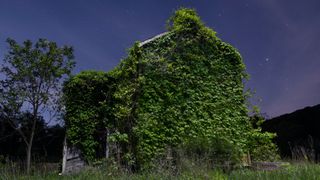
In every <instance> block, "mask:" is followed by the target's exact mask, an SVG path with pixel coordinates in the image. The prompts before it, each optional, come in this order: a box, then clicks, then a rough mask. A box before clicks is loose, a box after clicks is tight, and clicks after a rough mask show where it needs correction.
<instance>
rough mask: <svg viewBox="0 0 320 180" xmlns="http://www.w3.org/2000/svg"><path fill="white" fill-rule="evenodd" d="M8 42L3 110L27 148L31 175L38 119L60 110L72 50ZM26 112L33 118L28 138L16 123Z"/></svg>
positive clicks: (47, 44) (1, 97)
mask: <svg viewBox="0 0 320 180" xmlns="http://www.w3.org/2000/svg"><path fill="white" fill-rule="evenodd" d="M7 42H8V44H9V52H8V53H7V54H6V56H5V58H4V63H3V64H2V66H1V70H0V72H1V73H2V75H3V76H4V78H3V79H2V80H1V81H0V91H1V94H0V110H2V113H3V114H4V115H5V116H7V119H9V120H10V125H11V126H12V127H13V128H14V129H16V130H17V132H18V133H19V134H20V135H21V138H22V140H23V142H24V143H25V145H26V146H27V148H26V149H27V171H29V170H30V161H31V149H32V145H33V139H34V135H35V131H36V129H37V117H38V116H40V115H41V113H43V112H48V111H52V110H57V107H59V105H60V104H59V100H60V93H61V81H63V79H64V78H66V77H67V76H69V75H70V73H71V70H72V68H73V67H74V64H75V63H74V61H73V49H72V47H69V46H63V47H58V46H57V44H56V43H55V42H50V41H48V40H46V39H39V40H38V41H37V42H36V43H32V42H31V41H30V40H26V41H24V42H23V44H21V45H20V44H18V43H17V42H16V41H14V40H13V39H8V40H7ZM25 112H27V113H30V114H31V115H32V117H33V118H30V119H29V121H30V124H31V125H30V126H31V128H30V133H29V134H25V133H24V132H23V131H22V130H21V125H20V124H19V122H16V121H15V119H17V118H16V116H17V115H19V114H22V113H25Z"/></svg>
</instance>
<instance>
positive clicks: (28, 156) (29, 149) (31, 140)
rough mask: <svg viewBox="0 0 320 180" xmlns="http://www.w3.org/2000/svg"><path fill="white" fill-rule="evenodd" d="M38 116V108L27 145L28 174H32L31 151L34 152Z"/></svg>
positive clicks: (35, 110) (34, 114) (34, 112)
mask: <svg viewBox="0 0 320 180" xmlns="http://www.w3.org/2000/svg"><path fill="white" fill-rule="evenodd" d="M37 114H38V108H37V106H36V107H35V108H34V110H33V124H32V129H31V135H30V139H29V143H28V144H27V174H30V167H31V151H32V145H33V139H34V133H35V131H36V124H37Z"/></svg>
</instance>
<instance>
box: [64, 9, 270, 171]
mask: <svg viewBox="0 0 320 180" xmlns="http://www.w3.org/2000/svg"><path fill="white" fill-rule="evenodd" d="M246 77H247V74H246V73H245V66H244V64H243V62H242V58H241V56H240V54H239V52H238V51H237V50H236V49H235V48H233V47H232V46H231V45H229V44H227V43H225V42H223V41H222V40H220V39H219V38H218V37H217V36H216V35H215V32H214V31H213V30H211V29H209V28H208V27H206V26H205V25H204V24H203V22H202V21H201V20H200V18H199V16H198V15H197V14H196V12H195V11H194V10H190V9H180V10H178V11H176V12H175V14H174V15H173V16H172V17H171V18H170V19H169V21H168V32H167V33H164V34H162V35H161V36H159V37H158V38H156V39H153V40H152V41H149V42H148V43H136V44H135V45H134V46H133V47H132V48H131V49H130V50H129V55H128V57H127V58H125V59H123V60H122V61H121V63H120V65H119V66H117V67H116V68H115V69H113V70H112V71H111V72H108V73H102V72H83V73H80V74H78V75H76V76H75V77H73V78H71V79H70V80H69V81H68V82H67V83H65V87H64V92H65V105H66V118H65V120H66V125H67V129H68V131H67V133H68V134H67V136H68V139H69V141H70V142H71V143H72V144H74V145H76V146H78V147H79V148H80V149H81V150H82V151H83V153H84V155H85V156H86V158H87V160H93V159H96V158H97V156H96V155H97V149H99V148H98V146H99V144H100V145H101V143H99V142H101V141H104V142H105V143H104V144H105V146H103V147H102V149H103V148H104V149H103V150H104V151H105V152H106V156H109V152H111V154H112V157H114V158H115V159H116V160H117V161H118V163H119V164H121V165H125V166H126V167H129V168H128V169H133V170H134V169H149V168H151V167H154V164H153V163H154V162H159V160H161V159H165V160H170V161H171V163H173V164H176V165H177V164H178V162H179V159H181V157H182V156H189V157H194V156H196V157H206V158H208V159H209V161H210V162H211V163H210V164H213V165H216V164H222V163H225V162H228V163H237V162H240V161H241V158H242V157H243V156H244V155H246V154H247V153H248V152H249V153H252V155H253V159H255V158H256V159H266V158H270V157H274V154H272V153H274V150H275V147H274V145H273V144H272V143H271V138H272V137H273V134H270V133H261V129H260V128H253V125H252V124H251V123H250V120H249V117H248V109H247V107H246V105H245V101H246V99H245V95H244V85H243V80H244V79H245V78H246ZM111 102H112V103H111ZM101 139H102V140H101ZM259 147H261V148H260V149H259ZM98 151H99V150H98ZM100 151H101V148H100ZM263 151H268V153H266V152H263ZM263 155H268V156H263Z"/></svg>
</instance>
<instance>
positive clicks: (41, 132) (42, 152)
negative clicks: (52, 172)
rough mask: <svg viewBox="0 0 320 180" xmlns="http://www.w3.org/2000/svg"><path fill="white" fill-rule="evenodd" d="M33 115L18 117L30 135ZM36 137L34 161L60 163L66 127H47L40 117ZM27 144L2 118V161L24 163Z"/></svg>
mask: <svg viewBox="0 0 320 180" xmlns="http://www.w3.org/2000/svg"><path fill="white" fill-rule="evenodd" d="M31 118H32V115H31V114H29V113H25V114H22V115H20V116H19V117H17V119H18V121H20V122H22V123H21V126H22V127H21V130H22V131H24V133H26V134H28V133H30V129H31V123H30V120H29V119H31ZM37 119H38V122H37V132H36V135H35V140H34V146H33V148H32V151H33V157H32V158H33V159H34V160H35V161H42V162H43V161H45V162H59V161H60V160H61V158H62V146H63V139H64V135H65V129H64V127H62V126H60V125H54V126H47V125H46V123H45V121H44V119H43V118H42V117H38V118H37ZM25 148H26V146H25V144H24V143H23V140H22V138H21V136H20V134H19V133H18V131H16V130H15V129H13V128H12V126H11V125H10V124H9V121H5V120H4V117H3V116H1V120H0V161H1V162H2V163H5V162H6V161H24V159H25V151H26V150H25Z"/></svg>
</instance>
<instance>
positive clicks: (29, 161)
mask: <svg viewBox="0 0 320 180" xmlns="http://www.w3.org/2000/svg"><path fill="white" fill-rule="evenodd" d="M31 149H32V144H31V143H29V144H28V145H27V174H30V166H31Z"/></svg>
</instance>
